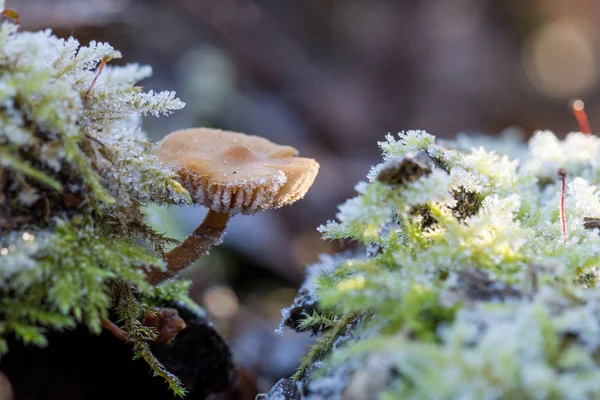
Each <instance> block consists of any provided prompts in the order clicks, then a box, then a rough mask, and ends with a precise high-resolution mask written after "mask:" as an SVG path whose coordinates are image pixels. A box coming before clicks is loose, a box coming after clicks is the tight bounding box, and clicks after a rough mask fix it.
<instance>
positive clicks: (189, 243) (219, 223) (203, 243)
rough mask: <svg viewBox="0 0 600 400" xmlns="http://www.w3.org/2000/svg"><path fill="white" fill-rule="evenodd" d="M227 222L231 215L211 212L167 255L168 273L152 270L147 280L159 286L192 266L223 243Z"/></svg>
mask: <svg viewBox="0 0 600 400" xmlns="http://www.w3.org/2000/svg"><path fill="white" fill-rule="evenodd" d="M227 221H229V214H223V213H218V212H216V211H213V210H209V211H208V214H206V217H205V218H204V221H202V224H200V226H199V227H198V228H196V230H195V231H194V232H192V234H191V235H189V236H188V237H187V238H186V239H185V241H184V242H183V243H181V244H180V245H179V246H177V247H175V248H174V249H173V250H171V251H170V252H168V253H167V254H166V255H165V261H166V262H167V269H166V271H161V270H160V269H158V268H151V269H150V271H148V273H147V275H146V280H147V281H148V282H150V283H151V284H153V285H157V284H159V283H161V282H163V281H165V280H167V279H169V278H171V277H172V276H174V275H175V274H177V273H178V272H180V271H182V270H183V269H185V268H186V267H188V266H190V265H191V264H192V263H193V262H194V261H196V260H197V259H198V258H200V257H201V256H202V255H204V254H206V252H207V251H208V250H209V249H210V248H211V247H213V246H215V245H217V244H219V243H220V242H221V240H222V239H223V234H224V233H225V228H226V227H227Z"/></svg>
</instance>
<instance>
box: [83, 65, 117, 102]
mask: <svg viewBox="0 0 600 400" xmlns="http://www.w3.org/2000/svg"><path fill="white" fill-rule="evenodd" d="M110 58H111V57H109V56H104V58H102V60H101V61H100V66H99V67H98V72H96V76H95V77H94V80H93V81H92V84H91V85H90V87H89V88H88V90H87V91H86V92H85V96H83V98H84V99H87V97H88V95H89V94H90V90H92V88H93V87H94V85H95V84H96V81H97V80H98V77H99V76H100V74H101V73H102V70H103V69H104V66H105V65H106V63H107V62H108V61H110Z"/></svg>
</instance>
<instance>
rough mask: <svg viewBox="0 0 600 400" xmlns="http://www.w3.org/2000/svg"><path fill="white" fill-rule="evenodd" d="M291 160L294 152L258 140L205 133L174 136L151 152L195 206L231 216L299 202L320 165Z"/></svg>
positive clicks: (213, 131) (233, 134)
mask: <svg viewBox="0 0 600 400" xmlns="http://www.w3.org/2000/svg"><path fill="white" fill-rule="evenodd" d="M296 154H298V151H297V150H296V149H295V148H293V147H290V146H280V145H277V144H275V143H273V142H271V141H269V140H267V139H264V138H261V137H258V136H251V135H246V134H244V133H237V132H229V131H221V130H217V129H209V128H194V129H185V130H182V131H176V132H173V133H171V134H169V135H167V136H166V137H165V138H164V139H163V141H162V142H161V143H160V144H159V146H158V149H157V150H156V155H157V157H158V158H159V160H161V161H162V162H163V163H164V164H166V165H169V166H171V167H173V168H174V170H175V171H176V172H177V174H178V175H179V177H180V179H181V183H182V184H183V186H184V187H185V188H186V189H188V190H189V191H190V194H191V195H192V198H193V199H194V201H195V202H197V203H200V204H203V205H204V206H206V207H209V208H210V209H212V210H214V211H216V212H220V213H229V214H230V215H234V214H237V213H238V212H241V213H243V214H253V213H255V212H258V211H261V210H265V209H269V208H278V207H282V206H284V205H287V204H291V203H293V202H295V201H296V200H298V199H301V198H302V197H304V195H305V194H306V192H307V191H308V189H309V188H310V186H311V185H312V183H313V181H314V180H315V177H316V176H317V172H318V171H319V164H318V163H317V162H316V161H315V160H313V159H310V158H301V157H295V155H296Z"/></svg>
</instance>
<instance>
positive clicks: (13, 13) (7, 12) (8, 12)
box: [0, 9, 21, 32]
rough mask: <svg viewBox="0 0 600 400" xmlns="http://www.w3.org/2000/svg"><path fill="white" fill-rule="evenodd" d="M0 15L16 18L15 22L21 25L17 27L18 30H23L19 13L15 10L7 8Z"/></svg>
mask: <svg viewBox="0 0 600 400" xmlns="http://www.w3.org/2000/svg"><path fill="white" fill-rule="evenodd" d="M0 15H4V16H5V17H8V18H12V19H14V20H15V24H17V25H19V26H18V27H17V32H20V31H21V26H20V25H21V21H19V13H18V12H16V11H15V10H11V9H6V10H4V11H2V12H1V13H0Z"/></svg>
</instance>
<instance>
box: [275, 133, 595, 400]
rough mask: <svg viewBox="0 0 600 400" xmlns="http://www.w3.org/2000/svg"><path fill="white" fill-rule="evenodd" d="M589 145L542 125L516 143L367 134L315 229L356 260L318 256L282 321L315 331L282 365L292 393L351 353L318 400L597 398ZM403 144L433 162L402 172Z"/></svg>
mask: <svg viewBox="0 0 600 400" xmlns="http://www.w3.org/2000/svg"><path fill="white" fill-rule="evenodd" d="M476 141H479V142H481V141H480V140H479V139H477V140H476ZM598 143H599V142H598V138H597V137H595V136H591V135H586V134H583V133H580V132H575V133H570V134H569V135H567V137H566V138H565V139H564V140H560V139H559V138H557V137H556V136H555V135H554V134H553V133H551V132H548V131H542V132H537V133H536V134H535V135H534V136H533V138H532V139H531V140H530V142H529V145H528V147H527V146H526V145H525V144H521V145H519V144H518V143H517V142H515V141H513V142H512V143H510V146H508V145H507V143H506V140H502V141H498V142H496V143H495V142H494V141H493V140H487V141H486V144H487V145H489V146H491V147H490V148H487V149H483V148H481V147H472V148H470V149H469V146H468V138H466V137H461V138H460V140H459V141H457V142H445V143H444V145H441V144H439V143H438V142H436V141H435V138H434V136H432V135H430V134H428V133H426V132H423V131H409V132H406V133H400V134H399V136H398V138H395V137H392V136H388V137H387V141H385V142H380V143H379V145H380V147H381V148H382V150H383V159H384V160H383V162H382V163H381V164H379V165H377V166H375V167H373V168H372V169H371V171H370V172H369V175H368V182H362V183H359V184H358V185H357V187H356V188H357V191H358V195H357V196H356V197H355V198H353V199H350V200H348V201H347V202H346V203H344V204H342V205H341V206H340V208H339V213H338V214H337V219H338V220H337V221H335V222H334V221H330V222H328V223H327V224H326V225H324V226H321V227H320V228H319V230H320V231H321V232H322V233H323V237H324V238H325V239H342V238H344V239H353V240H356V241H358V242H360V243H361V244H362V245H363V246H364V247H365V248H366V257H365V256H363V255H362V254H357V255H355V256H354V257H348V256H346V257H344V258H331V259H330V260H336V264H335V265H334V266H330V267H328V268H327V269H325V270H323V272H321V273H320V274H310V275H309V276H308V278H307V279H308V280H309V282H307V283H305V284H304V285H303V291H301V292H300V293H299V295H298V297H297V298H296V300H295V302H294V304H295V305H297V304H309V305H310V310H308V311H306V312H304V313H303V314H302V317H301V319H300V320H299V321H296V322H295V324H296V326H295V328H296V329H298V327H299V328H300V329H306V328H311V329H314V330H316V331H318V332H319V334H320V335H321V337H320V338H319V340H318V341H317V344H316V345H315V347H314V348H313V349H311V350H310V351H309V352H308V353H307V356H305V358H304V359H303V360H302V362H301V366H300V368H299V370H298V373H297V374H296V375H295V377H294V378H295V379H297V380H298V385H299V389H298V393H299V397H300V398H303V399H309V398H316V397H318V396H319V395H321V394H323V393H322V392H319V390H320V389H317V387H318V386H319V385H318V384H317V382H319V381H321V380H323V379H324V378H323V377H326V378H327V379H329V380H330V378H332V377H334V376H338V375H339V374H338V373H337V372H336V371H339V368H340V366H341V365H351V366H352V371H351V373H350V374H345V375H344V376H345V378H343V379H342V378H339V379H342V380H341V381H338V382H335V383H333V382H330V383H329V384H328V387H329V388H332V387H336V388H337V390H336V391H335V393H329V392H328V393H327V398H330V399H341V398H345V399H354V398H356V399H358V398H381V399H400V398H401V399H423V398H428V399H464V398H469V399H503V398H565V399H585V398H599V397H600V385H599V384H598V382H599V380H598V378H600V361H599V360H600V340H599V339H598V338H599V337H600V336H599V334H600V311H599V310H600V296H599V294H598V293H599V292H598V286H599V283H598V281H599V273H598V267H599V266H600V258H599V255H600V234H599V233H600V232H599V230H598V227H597V224H595V223H594V221H597V218H600V195H599V194H598V190H597V187H596V185H598V183H599V182H600V165H599V164H598V161H597V160H599V159H600V158H599V156H600V154H599V150H600V146H598ZM494 144H499V146H498V150H497V151H498V152H496V151H494ZM507 149H508V150H510V154H513V155H514V154H517V155H521V158H520V159H516V158H510V157H509V155H507V154H503V152H504V151H507ZM419 152H421V153H425V154H426V155H427V156H428V157H429V158H431V159H432V160H433V162H430V163H428V164H427V167H426V168H424V167H423V168H420V170H422V171H423V173H416V174H415V173H414V172H415V165H416V166H419V165H423V164H422V163H419V164H418V165H417V164H415V162H413V161H410V160H413V159H414V155H415V154H418V153H419ZM422 158H423V157H421V159H422ZM406 160H409V161H410V163H411V164H410V165H409V166H410V167H411V168H407V167H406V166H407V165H408V164H407V161H406ZM559 168H562V169H564V170H566V171H567V185H566V199H565V205H564V210H565V215H566V228H567V237H566V240H567V241H566V243H565V242H564V240H563V234H562V229H561V221H560V212H559V204H560V195H561V182H560V181H559V178H558V176H557V172H558V169H559ZM407 171H408V172H407ZM417 172H418V171H417ZM403 174H404V175H403ZM406 174H408V175H410V179H405V175H406ZM400 175H402V176H400ZM381 176H383V177H384V178H389V179H378V177H381ZM390 177H391V178H390ZM413 178H414V179H413ZM584 222H585V224H584ZM308 289H310V290H308ZM288 320H289V310H286V314H285V315H284V321H288ZM349 320H351V321H352V323H348V321H349ZM337 321H343V322H346V323H348V324H347V325H345V326H346V327H347V329H339V325H336V324H337V323H338V322H337ZM288 326H290V324H289V322H288ZM336 327H337V328H336ZM336 329H337V330H336ZM334 345H335V346H334ZM374 365H377V366H378V367H377V368H374V367H373V366H374ZM327 379H326V380H325V381H327ZM330 391H331V390H330Z"/></svg>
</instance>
